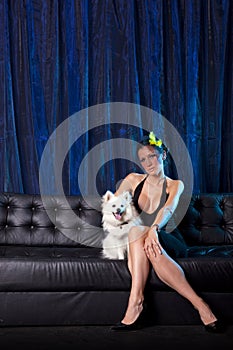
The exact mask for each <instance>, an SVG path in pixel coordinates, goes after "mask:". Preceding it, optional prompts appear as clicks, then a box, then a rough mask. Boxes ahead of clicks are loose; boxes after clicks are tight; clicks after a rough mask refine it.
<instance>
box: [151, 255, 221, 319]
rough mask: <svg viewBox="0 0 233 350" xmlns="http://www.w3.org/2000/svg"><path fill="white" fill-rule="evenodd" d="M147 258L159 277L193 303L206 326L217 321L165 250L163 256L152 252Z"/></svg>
mask: <svg viewBox="0 0 233 350" xmlns="http://www.w3.org/2000/svg"><path fill="white" fill-rule="evenodd" d="M147 257H148V258H149V260H150V262H151V264H152V266H153V268H154V270H155V272H156V274H157V275H158V277H159V278H160V279H161V280H162V281H163V282H164V283H166V284H167V285H168V286H169V287H171V288H173V289H175V290H176V291H177V292H178V293H179V294H180V295H182V296H183V297H185V298H186V299H188V300H189V301H190V302H191V303H192V305H193V306H194V308H195V309H197V310H198V312H199V314H200V318H201V320H202V322H203V323H204V324H205V325H206V324H209V323H212V322H214V321H216V320H217V319H216V317H215V315H214V314H213V313H212V311H211V310H210V308H209V306H208V305H207V304H206V303H205V302H204V301H203V300H202V299H201V298H200V297H199V296H198V295H197V294H196V293H195V291H194V290H193V289H192V287H191V286H190V284H189V283H188V281H187V280H186V278H185V275H184V271H183V270H182V268H181V267H180V266H179V265H178V264H177V263H176V262H175V261H174V260H173V259H172V258H171V257H170V256H169V255H168V254H167V253H166V252H165V251H164V250H163V251H162V254H159V252H157V254H156V256H155V255H154V254H153V253H152V252H151V251H150V252H149V254H148V255H147Z"/></svg>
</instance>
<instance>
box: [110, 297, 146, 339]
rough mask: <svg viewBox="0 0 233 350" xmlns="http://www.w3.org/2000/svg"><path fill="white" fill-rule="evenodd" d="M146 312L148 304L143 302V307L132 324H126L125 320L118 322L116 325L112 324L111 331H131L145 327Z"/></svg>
mask: <svg viewBox="0 0 233 350" xmlns="http://www.w3.org/2000/svg"><path fill="white" fill-rule="evenodd" d="M145 314H146V305H145V304H144V303H143V309H142V311H141V313H140V315H139V316H138V318H137V319H136V321H134V322H133V323H131V324H125V323H123V322H118V323H117V324H115V325H114V326H112V327H111V328H110V329H111V331H117V332H130V331H136V330H138V329H141V328H143V326H144V324H145Z"/></svg>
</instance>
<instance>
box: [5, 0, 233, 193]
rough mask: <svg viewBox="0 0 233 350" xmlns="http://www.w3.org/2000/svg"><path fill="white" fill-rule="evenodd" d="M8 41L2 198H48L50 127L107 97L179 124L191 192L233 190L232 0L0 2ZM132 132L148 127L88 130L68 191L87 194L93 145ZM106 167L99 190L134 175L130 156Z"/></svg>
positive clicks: (66, 181) (68, 175) (67, 177)
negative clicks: (44, 168) (82, 186)
mask: <svg viewBox="0 0 233 350" xmlns="http://www.w3.org/2000/svg"><path fill="white" fill-rule="evenodd" d="M0 35H1V39H0V91H1V94H0V164H1V175H0V190H1V191H10V192H21V193H29V194H31V193H39V191H40V189H39V180H38V174H39V165H40V160H41V156H42V153H43V150H44V147H45V145H46V142H47V141H48V139H49V137H50V135H51V134H52V132H53V131H54V130H55V129H56V128H57V126H58V125H59V124H60V123H62V121H64V120H65V119H66V118H68V117H69V116H71V115H72V114H73V113H75V112H77V111H80V110H82V109H84V108H87V107H89V106H93V105H96V104H100V103H106V102H130V103H136V104H141V105H143V106H146V107H149V108H152V109H153V110H155V111H157V112H159V113H161V114H162V115H164V116H165V117H166V118H167V119H168V120H169V121H170V122H171V123H172V124H173V125H174V127H175V128H176V129H177V131H178V132H179V134H180V135H181V137H182V138H183V140H184V142H185V144H186V146H187V148H188V150H189V153H190V156H191V159H192V164H193V169H194V192H219V191H223V192H231V191H233V176H232V175H233V166H232V160H233V126H232V125H233V123H232V122H233V120H232V119H233V118H232V116H233V105H232V100H233V99H232V97H233V84H232V78H233V75H232V72H233V66H232V62H233V54H232V47H233V46H232V44H233V42H232V41H233V39H232V38H233V2H232V1H231V0H60V1H59V0H44V1H43V0H1V1H0ZM86 122H87V124H88V117H87V121H86ZM105 122H106V123H107V122H108V120H105ZM140 123H141V121H140V119H138V127H139V128H140V125H141V124H140ZM124 135H125V137H128V138H134V139H136V138H137V136H139V135H140V131H139V130H137V129H135V128H129V129H127V127H125V129H124V126H123V127H122V125H121V126H120V127H119V128H117V127H116V128H113V127H112V126H109V127H105V128H97V129H96V130H95V131H94V137H90V135H87V134H85V135H84V136H83V138H82V140H80V142H77V143H76V144H75V145H74V146H73V147H72V149H71V151H70V152H69V155H68V156H67V158H66V160H65V164H64V169H63V185H64V191H65V193H66V194H78V193H79V186H78V181H77V169H78V167H79V164H80V162H81V161H82V158H83V157H84V155H85V154H86V153H87V152H88V150H89V149H91V147H93V144H92V143H93V139H94V141H95V144H98V142H102V141H103V139H108V138H111V137H113V136H114V137H117V136H121V137H122V136H124ZM64 142H65V141H64ZM51 157H53V154H51ZM106 167H107V168H108V171H106V169H102V171H100V176H99V178H97V187H98V190H99V192H100V194H102V193H104V192H105V190H106V189H113V190H114V188H115V187H114V186H115V183H116V182H117V181H118V180H119V179H121V178H123V177H124V176H125V175H126V174H127V173H128V172H130V171H134V170H135V168H134V165H132V164H128V163H127V162H125V160H123V159H122V160H121V159H118V160H116V161H115V162H112V163H111V162H109V164H106ZM109 174H110V176H109ZM51 191H52V190H51Z"/></svg>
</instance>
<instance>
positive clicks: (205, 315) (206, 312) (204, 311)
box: [198, 301, 217, 326]
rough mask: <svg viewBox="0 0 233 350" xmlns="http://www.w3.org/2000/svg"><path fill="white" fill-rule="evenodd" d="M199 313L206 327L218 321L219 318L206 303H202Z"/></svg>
mask: <svg viewBox="0 0 233 350" xmlns="http://www.w3.org/2000/svg"><path fill="white" fill-rule="evenodd" d="M198 312H199V315H200V318H201V320H202V322H203V323H204V325H205V326H206V325H209V324H211V323H214V322H216V321H217V318H216V317H215V315H214V314H213V312H212V311H211V309H210V307H209V305H207V304H206V303H205V302H204V301H202V305H201V306H200V307H199V308H198Z"/></svg>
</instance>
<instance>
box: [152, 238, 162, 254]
mask: <svg viewBox="0 0 233 350" xmlns="http://www.w3.org/2000/svg"><path fill="white" fill-rule="evenodd" d="M152 246H153V249H154V252H155V253H158V254H160V255H162V254H163V248H162V247H161V245H160V243H159V242H156V241H155V240H154V239H152Z"/></svg>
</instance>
